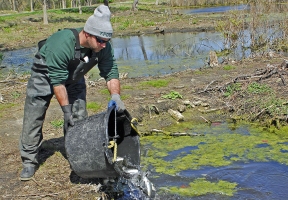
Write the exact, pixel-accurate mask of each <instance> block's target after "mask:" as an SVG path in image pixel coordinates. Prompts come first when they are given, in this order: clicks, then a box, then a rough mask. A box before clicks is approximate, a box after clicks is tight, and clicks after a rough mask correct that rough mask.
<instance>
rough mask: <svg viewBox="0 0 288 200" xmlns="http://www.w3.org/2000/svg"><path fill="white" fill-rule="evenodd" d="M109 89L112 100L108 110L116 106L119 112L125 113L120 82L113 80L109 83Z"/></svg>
mask: <svg viewBox="0 0 288 200" xmlns="http://www.w3.org/2000/svg"><path fill="white" fill-rule="evenodd" d="M107 87H108V90H109V92H110V94H111V100H110V101H109V103H108V108H110V107H111V106H112V105H116V108H117V111H118V112H123V111H124V110H125V109H126V108H125V105H124V103H123V102H122V100H121V97H120V81H119V80H118V79H111V80H110V81H107Z"/></svg>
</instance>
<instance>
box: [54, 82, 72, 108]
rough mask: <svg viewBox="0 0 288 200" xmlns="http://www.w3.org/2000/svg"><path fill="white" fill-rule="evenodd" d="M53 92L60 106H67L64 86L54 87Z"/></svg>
mask: <svg viewBox="0 0 288 200" xmlns="http://www.w3.org/2000/svg"><path fill="white" fill-rule="evenodd" d="M53 90H54V94H55V96H56V99H57V100H58V102H59V104H60V106H66V105H68V104H69V100H68V94H67V90H66V87H65V86H64V85H57V86H54V87H53Z"/></svg>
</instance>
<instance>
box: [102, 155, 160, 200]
mask: <svg viewBox="0 0 288 200" xmlns="http://www.w3.org/2000/svg"><path fill="white" fill-rule="evenodd" d="M115 165H117V167H116V168H117V169H118V170H119V174H121V176H120V177H118V178H115V179H114V180H113V181H108V182H106V187H107V188H109V189H110V191H109V193H110V194H112V193H113V196H114V198H115V199H117V200H128V199H129V200H158V199H159V197H158V195H157V193H156V188H155V187H154V185H153V183H152V182H151V181H150V180H149V179H148V175H149V173H148V172H143V171H142V170H141V169H140V167H137V166H132V165H131V164H130V163H129V162H127V160H126V159H124V158H119V157H118V158H117V160H116V163H115Z"/></svg>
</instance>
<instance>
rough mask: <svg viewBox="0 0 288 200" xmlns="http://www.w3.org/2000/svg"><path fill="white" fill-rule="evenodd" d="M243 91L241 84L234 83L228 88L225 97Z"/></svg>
mask: <svg viewBox="0 0 288 200" xmlns="http://www.w3.org/2000/svg"><path fill="white" fill-rule="evenodd" d="M240 90H241V83H232V84H230V85H228V86H227V87H226V91H225V92H224V96H225V97H229V96H231V95H232V94H234V93H235V92H237V91H240Z"/></svg>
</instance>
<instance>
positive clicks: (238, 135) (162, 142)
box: [141, 121, 288, 196]
mask: <svg viewBox="0 0 288 200" xmlns="http://www.w3.org/2000/svg"><path fill="white" fill-rule="evenodd" d="M179 125H180V126H179ZM241 127H245V128H244V129H243V128H241ZM246 128H248V130H249V134H247V132H245V131H243V130H246ZM209 131H210V132H209ZM287 131H288V127H285V128H284V129H281V130H278V129H276V128H275V127H273V128H270V129H268V128H262V127H259V126H253V125H252V124H245V123H243V124H237V125H235V124H234V125H233V124H230V125H229V130H227V127H226V125H225V124H224V125H223V126H222V125H218V126H217V127H213V132H211V129H210V127H209V125H204V124H199V125H197V124H195V123H194V124H193V122H188V121H187V122H184V123H180V124H175V125H173V126H171V127H168V128H165V132H188V133H190V132H196V133H203V134H204V133H205V134H204V136H202V137H196V136H195V137H193V136H192V137H190V136H181V137H171V136H167V135H165V134H163V135H159V133H158V135H150V136H145V137H141V144H142V145H144V146H147V145H149V147H150V148H149V150H148V151H147V155H146V156H144V157H141V163H142V164H143V166H144V168H146V167H148V166H150V167H151V166H153V168H154V169H153V170H155V171H156V172H158V173H163V174H169V175H172V176H173V175H175V174H177V173H179V172H181V171H183V170H193V169H200V168H201V167H205V166H211V167H220V166H228V165H231V164H232V163H234V162H238V161H240V162H250V161H255V162H268V161H276V162H279V163H283V164H285V165H288V157H287V153H285V152H286V151H287V150H288V146H287V144H286V142H287V139H288V135H287ZM261 144H265V146H261ZM196 146H197V147H198V148H196V149H194V150H191V151H190V152H183V153H180V154H179V155H178V156H175V158H174V159H171V160H166V159H164V158H165V157H166V156H168V155H169V154H170V153H171V152H174V151H177V150H178V151H179V150H181V149H183V148H185V147H196ZM225 188H226V189H225ZM169 190H170V192H172V193H177V194H180V195H183V196H198V195H205V194H209V193H219V192H221V193H222V194H223V195H227V196H231V195H233V193H234V192H236V183H229V182H226V181H223V180H219V181H218V182H209V181H207V180H205V179H203V178H200V179H196V180H195V181H194V182H193V183H190V184H189V186H184V187H180V188H179V187H171V188H169Z"/></svg>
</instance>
